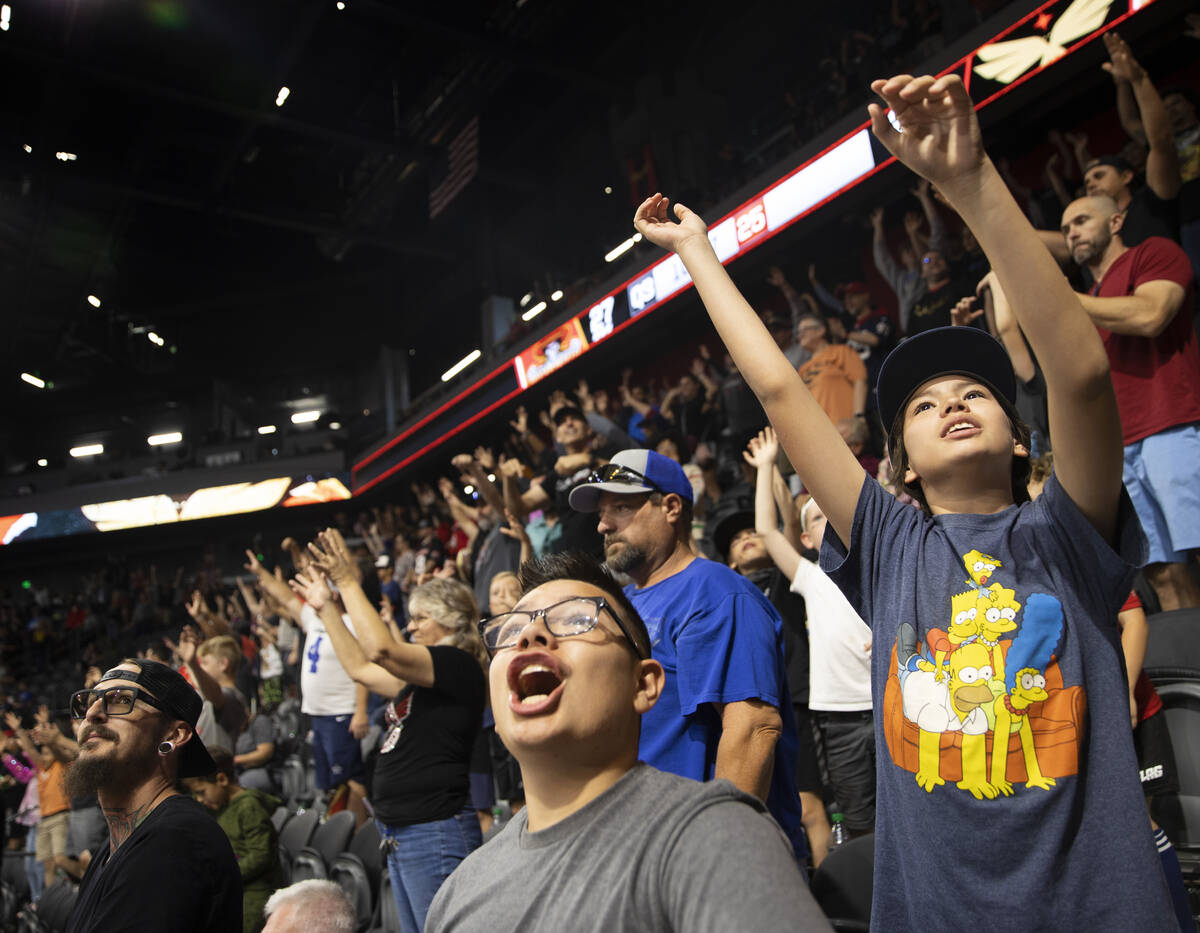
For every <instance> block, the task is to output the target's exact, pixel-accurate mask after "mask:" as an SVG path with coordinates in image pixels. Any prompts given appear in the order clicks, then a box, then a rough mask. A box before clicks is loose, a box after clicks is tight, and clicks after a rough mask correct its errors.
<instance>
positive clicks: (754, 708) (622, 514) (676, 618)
mask: <svg viewBox="0 0 1200 933" xmlns="http://www.w3.org/2000/svg"><path fill="white" fill-rule="evenodd" d="M570 503H571V507H572V508H573V509H575V510H576V511H578V512H596V513H597V514H598V517H599V525H598V531H599V532H600V534H602V535H603V536H604V554H605V560H606V562H607V563H608V566H609V568H610V569H612V570H614V571H617V572H619V573H623V574H626V575H627V576H629V577H630V578H631V579H632V580H633V581H634V582H633V585H631V586H629V587H628V588H627V589H626V592H627V594H628V595H629V598H630V599H631V600H632V602H633V604H634V606H635V607H637V610H638V612H639V613H640V614H641V616H642V618H643V619H644V620H645V622H646V627H647V629H648V630H649V632H650V640H651V646H652V651H653V655H654V658H655V659H656V660H658V661H659V662H660V663H661V664H662V666H663V669H664V670H665V672H666V686H665V688H664V689H663V694H662V697H661V698H660V699H659V702H658V703H657V704H656V705H655V707H654V708H653V709H652V710H650V712H648V713H647V714H646V715H645V716H644V717H643V719H642V736H641V743H640V746H639V749H638V753H639V757H640V758H641V759H642V760H643V761H645V762H646V763H647V764H650V765H653V766H655V767H656V768H659V769H661V770H663V771H670V772H672V773H674V774H680V775H683V776H684V777H690V778H694V779H696V780H698V781H706V780H710V779H712V778H714V777H719V778H726V779H727V780H729V781H731V782H733V783H734V784H736V785H737V786H738V787H739V788H741V789H742V790H744V791H746V792H747V793H750V794H754V795H756V796H757V797H758V798H759V799H760V800H763V801H765V802H766V804H767V808H768V809H769V810H770V811H771V814H772V815H773V816H774V817H775V819H776V820H778V821H779V824H780V826H782V827H783V830H784V832H785V833H787V836H788V838H789V839H790V840H791V841H792V846H793V848H794V849H795V851H796V855H797V858H798V859H801V860H802V859H803V858H804V856H805V854H806V845H805V842H804V835H803V830H802V828H801V825H800V804H799V800H798V799H797V797H796V793H795V790H794V788H795V771H796V729H795V724H794V722H793V715H792V707H791V703H790V702H788V700H789V698H790V693H789V690H788V684H787V673H786V669H785V664H784V646H783V627H782V622H781V621H780V618H779V614H778V613H777V612H776V611H775V609H774V607H773V606H772V605H771V604H770V603H769V602H768V601H767V599H766V597H764V596H763V594H762V593H760V592H759V591H758V589H757V588H756V587H755V586H754V585H753V584H751V583H749V582H748V581H747V580H746V579H745V578H743V577H741V576H740V575H738V574H737V573H734V572H733V571H732V570H730V569H729V568H728V567H726V566H724V565H723V564H719V563H717V562H715V561H708V560H703V559H697V557H696V555H695V553H694V552H693V551H692V548H691V541H690V535H691V528H692V487H691V484H690V483H689V482H688V479H687V477H686V476H685V475H684V472H683V468H682V467H680V466H679V464H678V463H676V462H675V461H673V460H670V459H668V458H667V457H664V456H661V455H660V454H657V453H654V452H653V451H649V450H623V451H621V452H620V453H618V454H617V455H616V456H615V457H613V459H612V461H611V462H610V463H608V464H606V465H605V466H603V467H601V468H600V469H599V470H597V471H596V472H595V473H593V474H592V476H591V477H590V478H589V481H588V482H587V483H584V484H582V485H579V486H576V487H575V489H574V490H572V491H571V496H570Z"/></svg>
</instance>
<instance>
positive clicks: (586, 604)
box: [479, 596, 650, 660]
mask: <svg viewBox="0 0 1200 933" xmlns="http://www.w3.org/2000/svg"><path fill="white" fill-rule="evenodd" d="M602 609H607V610H608V614H609V615H610V616H612V617H613V619H614V620H615V621H616V623H617V626H618V627H619V628H620V629H621V632H622V634H623V635H624V636H625V638H626V640H627V641H628V642H629V644H630V646H631V647H632V648H633V652H634V654H636V655H637V656H638V657H639V658H641V659H642V660H645V659H646V658H648V657H650V655H649V654H648V653H646V652H645V651H643V650H642V649H641V647H639V645H638V642H637V639H635V638H634V637H633V633H632V632H631V631H630V630H629V628H628V626H626V624H625V623H624V622H623V621H621V617H620V616H619V615H617V614H616V613H615V612H613V610H612V607H611V606H609V605H608V601H607V600H606V599H605V598H604V597H603V596H573V597H571V598H570V599H564V600H563V601H562V602H558V603H555V604H554V605H552V606H546V607H545V608H544V609H521V610H515V611H513V612H502V613H500V615H498V616H492V617H491V618H490V619H484V620H483V621H482V622H480V623H479V634H480V636H482V638H483V643H484V645H485V646H486V647H487V650H488V652H489V653H490V654H495V653H496V652H497V651H499V650H500V649H501V648H511V647H512V646H513V645H515V644H516V643H517V642H519V641H520V640H521V635H522V633H523V632H524V631H525V628H526V627H527V626H528V625H529V624H530V623H532V622H533V621H534V619H537V618H541V619H543V620H544V621H545V623H546V628H548V629H549V630H550V632H551V634H553V635H554V636H555V637H557V638H570V637H572V636H573V635H582V634H584V633H585V632H590V631H591V630H592V629H594V628H595V627H596V623H597V622H599V621H600V611H601V610H602Z"/></svg>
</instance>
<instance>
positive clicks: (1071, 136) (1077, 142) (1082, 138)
mask: <svg viewBox="0 0 1200 933" xmlns="http://www.w3.org/2000/svg"><path fill="white" fill-rule="evenodd" d="M1063 138H1064V139H1065V140H1066V141H1067V142H1068V143H1070V145H1071V148H1072V149H1074V150H1075V151H1076V152H1079V151H1081V150H1085V149H1087V147H1088V134H1087V133H1083V132H1067V133H1063Z"/></svg>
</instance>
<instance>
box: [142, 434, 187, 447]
mask: <svg viewBox="0 0 1200 933" xmlns="http://www.w3.org/2000/svg"><path fill="white" fill-rule="evenodd" d="M181 440H183V435H182V434H181V433H180V432H178V431H168V432H167V433H166V434H151V435H150V436H149V437H148V438H146V443H147V444H149V445H150V446H151V447H161V446H162V445H163V444H178V443H179V442H180V441H181Z"/></svg>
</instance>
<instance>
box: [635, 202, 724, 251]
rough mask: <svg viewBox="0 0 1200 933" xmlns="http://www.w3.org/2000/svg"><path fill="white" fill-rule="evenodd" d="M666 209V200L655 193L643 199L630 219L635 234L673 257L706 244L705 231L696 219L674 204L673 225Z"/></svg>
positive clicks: (698, 218) (698, 219)
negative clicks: (691, 245)
mask: <svg viewBox="0 0 1200 933" xmlns="http://www.w3.org/2000/svg"><path fill="white" fill-rule="evenodd" d="M670 205H671V201H670V198H665V197H663V196H662V195H661V194H658V193H655V194H652V195H651V196H650V197H648V198H646V200H645V201H643V202H642V203H641V205H640V206H639V207H638V209H637V213H635V214H634V215H633V225H634V227H636V228H637V231H638V233H640V234H641V235H642V236H643V237H644V238H645V239H647V240H649V241H650V242H651V243H653V244H654V245H655V246H660V247H662V248H663V249H667V250H671V251H672V252H676V253H677V252H679V250H680V249H682V248H684V247H686V246H688V245H690V244H694V243H699V242H703V243H707V242H708V227H707V226H706V225H705V223H704V221H703V220H701V219H700V215H699V214H697V213H695V212H694V211H692V210H690V209H689V208H686V207H684V206H683V205H682V204H676V205H675V211H674V213H675V218H676V220H675V221H673V220H671V218H670V216H669V213H668V208H669V207H670ZM676 221H678V222H676Z"/></svg>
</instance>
